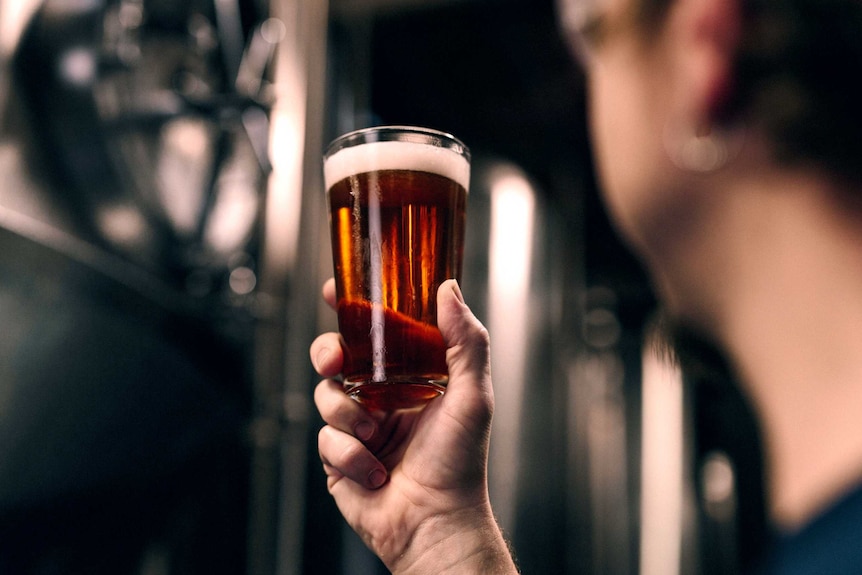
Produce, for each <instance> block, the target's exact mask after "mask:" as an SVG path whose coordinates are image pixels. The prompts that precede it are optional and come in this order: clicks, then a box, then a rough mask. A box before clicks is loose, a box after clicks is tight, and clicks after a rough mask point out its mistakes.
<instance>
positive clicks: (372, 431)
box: [311, 0, 862, 573]
mask: <svg viewBox="0 0 862 575" xmlns="http://www.w3.org/2000/svg"><path fill="white" fill-rule="evenodd" d="M629 1H630V0H607V2H606V5H605V7H606V8H607V18H608V21H609V22H617V23H619V24H620V25H619V26H616V27H614V28H613V29H612V32H611V33H609V34H608V35H607V36H606V38H605V39H604V41H603V42H602V43H601V45H600V46H597V47H595V49H594V50H592V55H591V57H590V58H589V60H588V61H587V62H586V63H585V67H586V72H587V77H588V86H589V104H590V109H589V113H590V121H591V131H592V137H593V141H594V148H595V150H596V166H597V170H598V173H599V176H600V179H601V184H602V188H603V192H604V195H605V200H606V203H607V206H608V210H609V212H610V214H611V216H612V218H613V220H614V222H615V224H616V226H617V229H618V230H619V232H620V234H621V236H622V237H623V238H624V239H625V240H626V241H627V242H628V243H629V244H630V245H631V247H632V248H633V250H634V251H635V252H637V253H638V254H639V255H640V257H641V258H642V259H643V261H644V262H645V263H646V264H647V267H648V269H649V271H650V274H651V277H652V279H653V282H654V284H655V287H656V291H657V293H658V294H659V295H660V297H661V299H662V300H663V302H664V304H665V305H666V307H667V308H668V310H669V311H670V313H671V314H672V315H673V316H675V318H676V319H677V321H679V322H681V323H686V324H688V325H690V326H691V327H693V328H694V329H696V330H699V331H702V332H704V333H705V334H707V335H708V336H709V337H710V338H712V339H713V340H714V341H716V342H717V343H718V344H719V345H720V346H721V347H723V349H724V350H725V351H726V353H727V355H728V356H729V359H730V361H731V364H732V366H733V367H734V368H735V370H736V372H737V374H738V377H739V380H740V381H741V382H742V386H743V392H744V393H745V394H747V395H748V397H749V399H750V400H751V402H752V405H753V406H754V409H755V411H756V412H757V415H758V416H759V419H760V422H761V426H762V430H763V435H764V439H765V451H766V466H767V473H768V498H769V515H770V517H771V519H772V521H773V523H774V524H775V525H776V526H777V527H779V528H780V529H786V530H793V529H797V528H798V527H800V526H801V525H803V524H804V523H805V522H807V521H808V520H810V519H811V518H812V517H813V516H815V515H816V514H817V513H819V512H820V511H822V510H823V509H824V508H825V507H826V506H828V505H829V504H830V503H831V502H833V501H835V500H836V499H837V498H838V497H840V495H841V494H842V493H844V492H845V491H846V490H847V489H849V488H851V487H852V486H853V485H856V484H858V483H859V482H860V481H862V424H860V419H859V417H858V414H859V413H862V347H860V345H862V344H860V343H859V342H862V297H859V294H862V257H859V246H860V245H862V206H860V202H859V201H858V200H853V199H852V198H859V197H862V190H859V189H853V187H852V186H849V185H847V184H846V183H841V182H839V181H837V180H836V179H835V178H833V177H831V175H830V174H828V173H824V172H822V171H820V170H818V169H817V168H816V167H813V166H795V167H788V166H784V165H779V164H777V163H776V162H775V161H774V160H773V156H772V153H771V146H770V143H769V139H768V138H767V137H766V136H765V135H764V134H763V133H762V132H761V131H760V130H759V128H758V126H757V124H756V122H748V125H747V127H746V131H745V135H744V139H742V144H741V148H740V149H739V150H738V153H737V154H734V155H733V156H732V157H731V158H730V159H729V161H728V162H727V164H726V165H725V166H724V167H723V168H722V169H719V170H716V171H712V172H710V173H706V174H701V173H691V172H690V171H686V170H683V169H680V168H679V167H678V166H677V165H676V164H674V162H673V161H671V155H672V154H671V153H669V150H671V151H672V149H673V147H674V146H676V145H679V144H680V143H681V142H679V141H676V140H674V138H675V137H676V136H675V134H677V133H679V132H678V130H676V128H678V127H680V126H681V127H688V128H689V132H690V133H692V132H693V130H694V129H695V128H696V129H697V131H700V132H704V131H709V130H713V129H717V128H719V127H723V126H721V125H720V122H719V119H720V118H721V114H720V112H721V104H722V103H723V101H724V100H725V99H726V98H727V96H728V95H729V94H730V93H732V90H733V77H732V69H733V57H734V52H735V49H736V45H737V42H738V41H739V31H740V27H741V24H742V22H741V20H740V14H739V6H738V5H737V4H736V2H733V1H730V2H729V1H728V0H676V2H675V3H674V5H673V6H672V7H671V9H670V11H669V12H668V14H667V16H666V19H665V21H664V22H662V23H661V25H660V26H659V27H658V29H657V30H653V31H652V32H650V34H649V35H647V34H646V33H645V32H644V31H643V30H639V29H638V28H637V26H636V25H635V24H633V23H632V21H631V20H630V19H627V17H626V14H627V13H628V10H629V8H630V7H629V5H628V2H629ZM668 127H673V128H675V129H674V130H668ZM724 127H726V126H724ZM669 134H670V136H669ZM324 297H325V298H326V299H327V300H328V301H329V302H330V303H333V302H332V300H333V298H334V290H333V287H332V284H331V283H328V284H327V286H326V287H325V288H324ZM438 323H439V325H440V328H441V332H442V333H443V337H444V340H445V341H446V343H447V346H448V348H449V349H448V352H447V360H448V362H449V369H450V383H449V389H448V391H447V393H446V394H445V395H444V396H443V397H442V398H441V399H438V400H435V401H434V402H432V403H431V404H429V405H428V407H427V408H425V409H424V410H423V411H414V412H409V413H401V414H395V415H388V416H387V415H381V414H371V413H368V412H366V411H365V410H364V409H363V408H362V407H361V406H359V405H358V404H356V403H354V402H353V401H352V400H350V399H348V398H347V397H346V396H345V395H344V394H343V392H342V391H341V389H340V386H339V385H338V384H337V383H336V382H335V381H334V380H331V379H327V380H324V381H323V382H322V383H321V384H320V385H319V386H318V388H317V390H316V393H315V401H316V403H317V406H318V409H319V410H320V413H321V415H322V416H323V418H324V420H325V421H326V423H327V426H326V427H324V428H323V429H322V430H321V432H320V441H319V448H320V455H321V459H322V461H323V465H324V468H325V470H326V472H327V476H328V486H329V490H330V492H331V493H332V495H333V497H334V498H335V501H336V503H337V504H338V506H339V508H340V509H341V511H342V513H343V514H344V516H345V518H346V519H347V521H348V523H349V524H350V525H351V526H352V527H353V528H354V529H355V530H356V531H357V532H358V533H359V534H360V535H361V536H362V538H363V540H364V541H365V543H366V544H367V545H368V546H369V547H370V548H371V549H372V550H373V551H374V552H375V553H377V554H378V555H379V556H380V557H381V558H382V559H383V561H384V562H385V563H386V565H387V567H389V569H390V570H391V571H392V572H393V573H434V572H444V573H489V572H493V573H514V572H516V569H515V566H514V564H513V562H512V560H511V558H510V556H509V553H508V551H507V549H506V544H505V541H504V540H503V538H502V536H501V534H500V531H499V529H498V527H497V525H496V523H495V521H494V519H493V515H492V512H491V508H490V504H489V503H488V492H487V484H486V472H485V470H486V462H487V450H488V441H489V438H488V433H489V424H490V419H491V416H492V413H493V392H492V389H491V381H490V374H489V369H488V358H489V354H490V351H489V340H488V335H487V332H486V331H485V329H484V328H483V327H482V326H481V324H479V322H478V321H477V320H476V318H475V317H474V316H473V314H472V313H471V312H470V311H469V308H468V307H467V306H466V305H465V304H464V302H463V298H461V296H460V290H458V289H457V286H456V284H454V282H447V283H446V284H444V285H443V286H441V288H440V291H439V293H438ZM311 357H312V361H313V362H314V365H315V367H316V369H317V370H318V372H319V373H320V374H321V375H322V376H324V377H332V376H334V375H336V374H337V373H338V371H339V370H340V367H341V361H342V355H341V351H340V344H339V340H338V336H337V334H333V333H330V334H324V335H322V336H320V337H319V338H318V339H317V340H315V342H314V343H313V344H312V346H311ZM444 550H445V553H444V552H442V551H444Z"/></svg>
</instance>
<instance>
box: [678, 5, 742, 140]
mask: <svg viewBox="0 0 862 575" xmlns="http://www.w3.org/2000/svg"><path fill="white" fill-rule="evenodd" d="M671 17H672V18H675V19H676V20H677V22H676V24H677V26H678V28H677V32H678V33H679V36H678V39H679V40H681V41H680V42H679V43H678V45H677V46H678V49H679V50H680V52H679V54H678V56H679V61H680V62H681V67H680V73H681V74H682V76H681V82H682V84H681V86H682V87H683V89H684V90H685V91H686V92H687V95H686V96H685V97H686V99H687V100H688V105H687V107H688V108H689V110H690V113H693V114H694V118H691V119H692V120H695V121H698V122H702V123H704V124H706V125H707V126H708V125H712V124H714V123H717V122H721V121H722V120H723V119H724V116H725V113H726V112H727V105H728V104H729V101H730V99H731V98H732V96H733V91H734V89H735V85H734V63H735V57H736V53H737V49H738V46H739V41H740V36H741V31H742V12H741V8H740V0H677V5H676V6H675V8H674V13H673V15H672V16H671Z"/></svg>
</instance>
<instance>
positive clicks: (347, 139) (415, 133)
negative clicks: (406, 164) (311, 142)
mask: <svg viewBox="0 0 862 575" xmlns="http://www.w3.org/2000/svg"><path fill="white" fill-rule="evenodd" d="M394 141H401V142H412V143H416V144H426V145H429V146H434V147H436V148H444V149H448V150H451V151H453V152H455V153H456V154H459V155H461V156H462V157H464V158H465V159H466V160H467V161H470V148H469V147H467V145H466V144H465V143H464V142H462V141H461V140H460V139H459V138H457V137H455V136H453V135H452V134H450V133H448V132H444V131H442V130H435V129H434V128H424V127H422V126H408V125H386V126H371V127H368V128H361V129H359V130H353V131H351V132H347V133H345V134H342V135H340V136H338V137H337V138H335V139H334V140H332V142H330V143H329V145H328V146H326V149H325V150H324V152H323V158H324V160H325V159H326V158H329V157H330V156H332V155H333V154H335V153H336V152H338V151H340V150H343V149H345V148H351V147H354V146H358V145H362V144H371V143H375V142H394Z"/></svg>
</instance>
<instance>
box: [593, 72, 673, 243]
mask: <svg viewBox="0 0 862 575" xmlns="http://www.w3.org/2000/svg"><path fill="white" fill-rule="evenodd" d="M638 79H639V76H638V75H636V74H630V75H628V76H626V75H624V74H619V73H611V70H605V71H596V73H595V74H593V75H592V76H591V78H590V94H589V96H590V125H591V136H592V140H593V141H592V144H593V150H594V154H595V160H596V170H597V174H598V177H599V182H600V185H601V188H602V194H603V197H604V200H605V203H606V205H607V207H608V211H609V213H610V216H611V219H612V220H613V221H614V223H615V225H616V227H617V228H618V230H619V231H620V232H621V234H622V235H623V236H624V237H625V239H626V240H628V241H629V242H630V243H632V244H634V245H635V247H638V246H641V244H643V243H644V242H645V241H647V240H648V237H647V236H648V234H649V229H648V228H649V222H650V221H653V220H654V216H655V212H656V211H657V210H660V205H661V203H662V202H663V200H662V197H663V196H664V192H665V191H666V185H664V184H667V182H666V181H665V176H666V175H667V173H666V171H665V168H664V164H665V163H666V159H665V157H664V155H663V152H662V148H661V145H662V143H661V142H662V139H661V133H660V132H661V128H660V123H658V124H659V126H657V125H656V124H657V122H656V110H655V108H654V107H652V106H650V105H649V101H648V99H647V98H646V97H645V96H646V95H647V94H648V93H649V92H648V91H646V90H645V89H644V88H645V86H644V85H643V84H642V83H640V82H639V81H638Z"/></svg>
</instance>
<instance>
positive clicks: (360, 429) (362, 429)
mask: <svg viewBox="0 0 862 575" xmlns="http://www.w3.org/2000/svg"><path fill="white" fill-rule="evenodd" d="M355 432H356V437H358V438H359V439H361V440H362V441H368V440H369V439H371V436H372V435H374V425H373V424H371V423H369V422H367V421H362V422H360V423H358V424H357V425H356V429H355Z"/></svg>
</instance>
